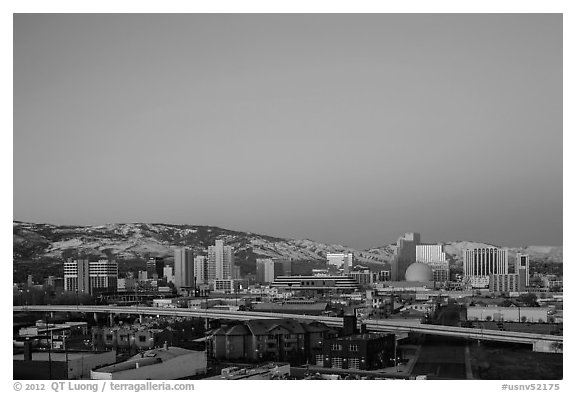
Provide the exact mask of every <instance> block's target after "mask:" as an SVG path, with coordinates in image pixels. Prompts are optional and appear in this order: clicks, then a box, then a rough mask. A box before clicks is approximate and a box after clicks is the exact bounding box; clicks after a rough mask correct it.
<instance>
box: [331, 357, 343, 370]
mask: <svg viewBox="0 0 576 393" xmlns="http://www.w3.org/2000/svg"><path fill="white" fill-rule="evenodd" d="M332 368H342V358H332Z"/></svg>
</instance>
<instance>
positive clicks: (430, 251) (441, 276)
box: [416, 244, 450, 282]
mask: <svg viewBox="0 0 576 393" xmlns="http://www.w3.org/2000/svg"><path fill="white" fill-rule="evenodd" d="M416 262H421V263H425V264H426V265H428V266H430V267H431V268H432V274H433V280H434V281H440V282H442V281H449V280H450V268H449V265H448V260H446V253H445V252H443V251H442V245H441V244H418V245H416Z"/></svg>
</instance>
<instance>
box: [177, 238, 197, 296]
mask: <svg viewBox="0 0 576 393" xmlns="http://www.w3.org/2000/svg"><path fill="white" fill-rule="evenodd" d="M174 286H175V287H176V289H177V290H180V289H190V288H193V287H194V258H193V253H192V250H191V249H189V248H187V247H182V248H177V249H175V250H174Z"/></svg>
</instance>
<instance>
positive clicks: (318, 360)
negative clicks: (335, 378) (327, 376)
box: [316, 355, 324, 366]
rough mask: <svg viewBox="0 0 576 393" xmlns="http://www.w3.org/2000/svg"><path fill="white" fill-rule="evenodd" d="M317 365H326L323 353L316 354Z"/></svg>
mask: <svg viewBox="0 0 576 393" xmlns="http://www.w3.org/2000/svg"><path fill="white" fill-rule="evenodd" d="M316 365H317V366H324V360H323V359H322V355H316Z"/></svg>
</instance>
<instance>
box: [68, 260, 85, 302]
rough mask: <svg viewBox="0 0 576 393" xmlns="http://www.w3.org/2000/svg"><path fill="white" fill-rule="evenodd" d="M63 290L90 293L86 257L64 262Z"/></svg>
mask: <svg viewBox="0 0 576 393" xmlns="http://www.w3.org/2000/svg"><path fill="white" fill-rule="evenodd" d="M64 290H65V291H70V292H78V293H86V294H89V293H90V262H88V260H87V259H79V260H74V261H72V260H68V261H66V262H64Z"/></svg>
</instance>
